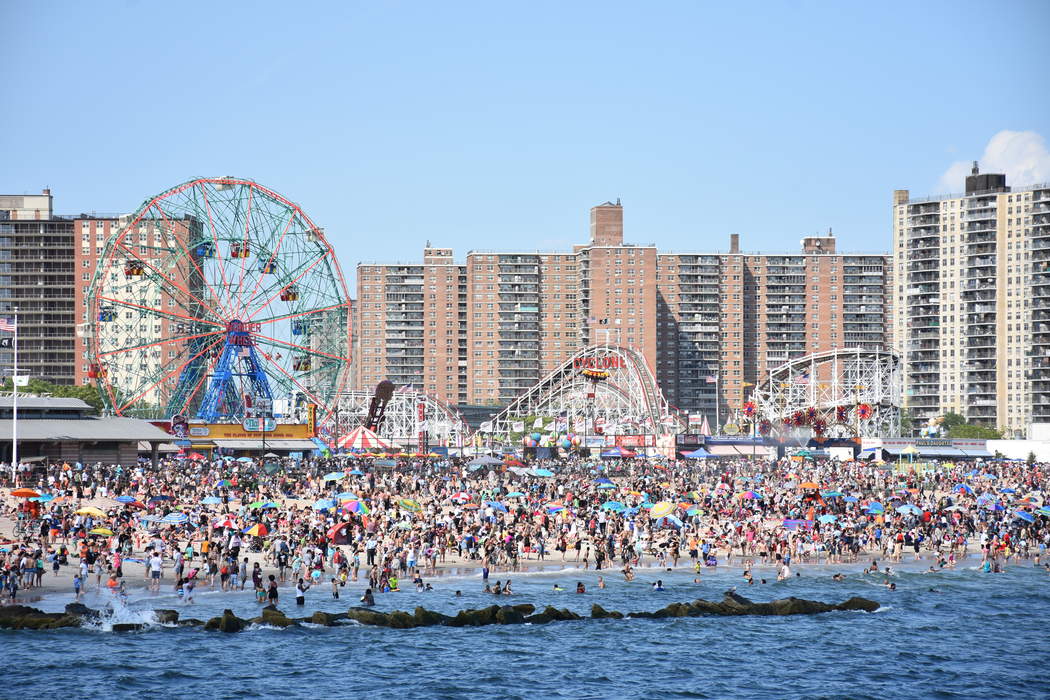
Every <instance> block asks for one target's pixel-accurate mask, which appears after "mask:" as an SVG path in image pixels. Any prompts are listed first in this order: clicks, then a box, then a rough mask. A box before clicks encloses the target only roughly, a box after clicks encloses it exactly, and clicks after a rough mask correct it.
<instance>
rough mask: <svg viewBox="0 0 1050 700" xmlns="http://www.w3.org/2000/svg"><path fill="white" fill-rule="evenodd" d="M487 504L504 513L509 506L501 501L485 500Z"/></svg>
mask: <svg viewBox="0 0 1050 700" xmlns="http://www.w3.org/2000/svg"><path fill="white" fill-rule="evenodd" d="M485 505H487V506H488V507H490V508H492V509H493V510H498V511H500V512H502V513H506V512H507V506H505V505H503V504H502V503H500V502H499V501H485Z"/></svg>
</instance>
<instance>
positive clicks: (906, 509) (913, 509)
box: [897, 503, 922, 515]
mask: <svg viewBox="0 0 1050 700" xmlns="http://www.w3.org/2000/svg"><path fill="white" fill-rule="evenodd" d="M897 512H898V513H900V514H901V515H909V514H910V515H922V508H919V507H917V506H913V505H912V504H910V503H906V504H904V505H903V506H898V507H897Z"/></svg>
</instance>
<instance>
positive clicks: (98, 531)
mask: <svg viewBox="0 0 1050 700" xmlns="http://www.w3.org/2000/svg"><path fill="white" fill-rule="evenodd" d="M88 534H89V535H102V536H104V537H110V536H111V535H112V534H113V531H112V530H110V529H109V528H108V527H96V528H94V529H92V530H88Z"/></svg>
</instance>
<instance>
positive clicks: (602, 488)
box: [598, 484, 616, 491]
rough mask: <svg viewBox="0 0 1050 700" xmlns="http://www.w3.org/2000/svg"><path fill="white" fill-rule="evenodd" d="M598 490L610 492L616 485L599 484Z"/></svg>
mask: <svg viewBox="0 0 1050 700" xmlns="http://www.w3.org/2000/svg"><path fill="white" fill-rule="evenodd" d="M598 488H599V489H600V490H602V491H608V490H609V489H615V488H616V484H598Z"/></svg>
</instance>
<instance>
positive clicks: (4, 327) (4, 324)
mask: <svg viewBox="0 0 1050 700" xmlns="http://www.w3.org/2000/svg"><path fill="white" fill-rule="evenodd" d="M0 331H8V332H9V333H14V332H15V322H14V321H13V320H11V319H9V318H0Z"/></svg>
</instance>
